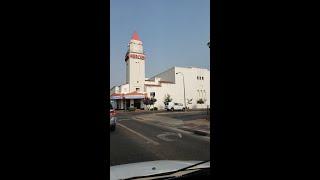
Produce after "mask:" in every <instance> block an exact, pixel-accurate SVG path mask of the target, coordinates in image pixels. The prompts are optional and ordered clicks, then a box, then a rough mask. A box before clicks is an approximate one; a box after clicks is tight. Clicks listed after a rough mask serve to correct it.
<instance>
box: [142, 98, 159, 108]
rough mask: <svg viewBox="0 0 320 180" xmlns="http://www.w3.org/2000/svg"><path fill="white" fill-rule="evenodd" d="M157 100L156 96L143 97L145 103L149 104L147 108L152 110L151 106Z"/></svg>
mask: <svg viewBox="0 0 320 180" xmlns="http://www.w3.org/2000/svg"><path fill="white" fill-rule="evenodd" d="M155 102H157V99H155V98H148V97H146V98H144V99H143V104H144V105H146V106H147V109H148V110H150V106H151V105H154V103H155Z"/></svg>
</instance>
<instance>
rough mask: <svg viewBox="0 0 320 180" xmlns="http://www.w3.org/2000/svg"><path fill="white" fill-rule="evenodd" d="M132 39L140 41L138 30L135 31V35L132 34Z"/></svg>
mask: <svg viewBox="0 0 320 180" xmlns="http://www.w3.org/2000/svg"><path fill="white" fill-rule="evenodd" d="M131 39H134V40H137V41H140V38H139V36H138V33H137V32H134V33H133V35H132V38H131Z"/></svg>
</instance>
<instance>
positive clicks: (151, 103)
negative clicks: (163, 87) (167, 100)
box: [150, 98, 157, 108]
mask: <svg viewBox="0 0 320 180" xmlns="http://www.w3.org/2000/svg"><path fill="white" fill-rule="evenodd" d="M155 102H157V99H155V98H151V99H150V105H152V106H153V108H154V103H155Z"/></svg>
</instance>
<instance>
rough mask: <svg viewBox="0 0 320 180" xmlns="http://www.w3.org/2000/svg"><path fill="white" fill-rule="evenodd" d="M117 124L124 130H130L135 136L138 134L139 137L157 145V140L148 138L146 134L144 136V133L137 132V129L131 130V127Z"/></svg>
mask: <svg viewBox="0 0 320 180" xmlns="http://www.w3.org/2000/svg"><path fill="white" fill-rule="evenodd" d="M118 125H119V126H120V127H123V128H125V129H126V130H128V131H130V132H132V133H134V134H136V135H137V136H140V137H141V138H143V139H145V140H147V142H149V143H152V144H153V145H159V143H158V142H156V141H154V140H152V139H150V138H147V137H146V136H144V135H142V134H140V133H138V132H137V131H134V130H132V129H130V128H128V127H127V126H125V125H123V124H120V123H118Z"/></svg>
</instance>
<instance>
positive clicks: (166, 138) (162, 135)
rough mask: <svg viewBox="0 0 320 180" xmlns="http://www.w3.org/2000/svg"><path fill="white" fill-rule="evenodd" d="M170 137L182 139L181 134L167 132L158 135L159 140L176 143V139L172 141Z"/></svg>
mask: <svg viewBox="0 0 320 180" xmlns="http://www.w3.org/2000/svg"><path fill="white" fill-rule="evenodd" d="M168 136H174V137H179V138H182V135H181V133H174V132H165V133H163V134H159V135H157V138H159V139H162V140H164V141H167V142H172V141H176V138H174V139H171V138H169V137H168Z"/></svg>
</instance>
